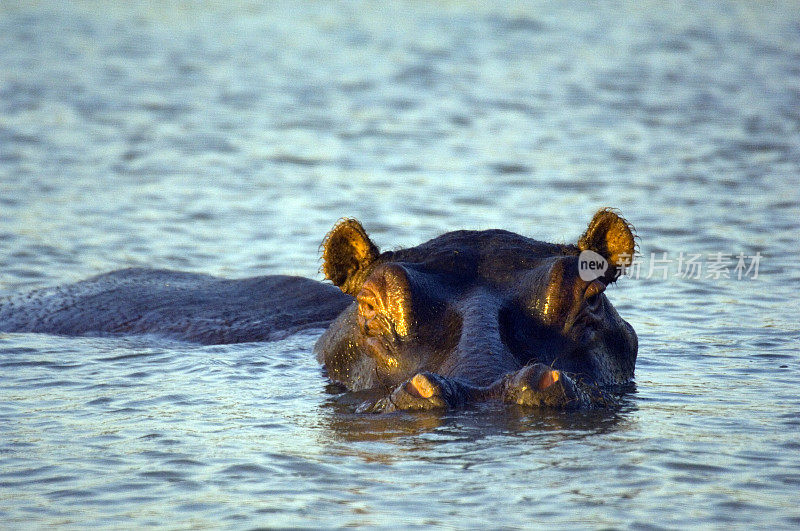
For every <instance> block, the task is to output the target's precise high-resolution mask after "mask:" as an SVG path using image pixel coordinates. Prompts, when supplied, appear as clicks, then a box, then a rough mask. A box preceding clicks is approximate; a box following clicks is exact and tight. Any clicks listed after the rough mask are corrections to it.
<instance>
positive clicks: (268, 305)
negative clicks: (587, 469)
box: [0, 209, 637, 411]
mask: <svg viewBox="0 0 800 531" xmlns="http://www.w3.org/2000/svg"><path fill="white" fill-rule="evenodd" d="M322 247H323V272H324V273H325V276H326V277H327V279H328V280H330V281H331V282H332V283H333V284H334V285H330V284H326V283H320V282H316V281H314V280H309V279H304V278H299V277H290V276H265V277H256V278H248V279H235V280H227V279H220V278H216V277H212V276H208V275H202V274H195V273H182V272H176V271H166V270H153V269H125V270H120V271H115V272H112V273H107V274H104V275H100V276H97V277H94V278H91V279H88V280H85V281H83V282H78V283H76V284H72V285H68V286H64V287H57V288H46V289H41V290H37V291H33V292H31V293H28V294H22V295H14V296H11V297H7V298H5V299H2V300H0V331H4V332H43V333H53V334H66V335H91V334H95V335H97V334H141V333H151V334H160V335H164V336H167V337H171V338H175V339H181V340H187V341H193V342H199V343H206V344H214V343H236V342H247V341H270V340H276V339H280V338H283V337H286V336H287V335H289V334H292V333H295V332H298V331H301V330H306V329H314V328H326V327H327V330H326V331H325V332H324V333H323V334H322V336H321V337H320V338H319V340H318V341H317V343H316V345H315V347H314V350H315V352H316V354H317V358H318V359H319V361H320V362H321V363H322V364H323V365H324V367H325V369H326V371H327V374H328V376H329V377H330V379H331V380H332V381H334V382H336V383H338V384H340V385H342V386H344V387H346V388H347V389H348V390H350V391H373V392H372V393H368V394H369V396H370V398H369V399H368V400H366V401H365V402H363V403H362V405H361V406H360V409H361V410H362V411H392V410H396V409H412V410H413V409H434V408H446V407H460V406H464V405H466V404H469V403H473V402H478V401H486V400H497V401H504V402H507V403H512V404H518V405H522V406H531V407H549V408H583V407H594V406H597V405H603V404H605V403H608V402H609V401H610V400H613V398H612V397H613V392H614V391H615V390H618V389H619V388H620V387H621V386H624V385H625V384H627V383H629V382H630V381H631V380H632V378H633V374H634V366H635V362H636V355H637V338H636V334H635V332H634V331H633V329H632V328H631V326H630V325H629V324H628V323H627V322H625V321H624V320H623V319H622V318H621V317H620V316H619V315H618V314H617V312H616V310H615V309H614V307H613V306H612V304H611V302H610V301H609V300H608V298H607V297H606V295H605V293H604V291H605V289H606V288H607V287H608V286H610V285H611V284H613V283H614V282H615V281H616V279H617V278H618V276H619V274H620V272H621V269H622V268H623V267H625V266H626V265H629V264H630V261H631V257H632V256H633V254H634V252H635V238H634V233H633V229H632V227H631V226H630V224H629V223H628V222H627V221H625V220H624V219H623V218H622V217H621V216H619V215H618V214H617V213H616V212H615V211H613V210H610V209H603V210H600V211H599V212H598V213H597V214H596V215H595V216H594V217H593V218H592V220H591V221H590V223H589V226H588V228H587V229H586V231H585V232H584V234H583V235H582V236H581V237H580V238H579V239H578V241H577V243H576V244H570V245H565V244H552V243H546V242H541V241H537V240H533V239H530V238H527V237H524V236H520V235H518V234H514V233H511V232H507V231H503V230H487V231H456V232H449V233H446V234H444V235H442V236H439V237H438V238H435V239H433V240H430V241H428V242H426V243H423V244H421V245H419V246H417V247H413V248H409V249H401V250H396V251H387V252H383V253H382V252H380V251H379V249H378V248H377V246H376V245H375V244H374V243H373V242H372V241H371V240H370V238H369V236H368V235H367V233H366V232H365V230H364V229H363V227H362V226H361V224H360V223H359V222H358V221H356V220H353V219H345V220H342V221H340V222H339V223H338V224H337V225H336V226H335V227H334V228H333V229H332V230H331V232H330V233H329V234H328V235H327V237H326V238H325V240H324V242H323V246H322ZM582 251H593V253H596V255H593V256H597V255H599V256H601V257H602V258H603V259H605V260H606V261H607V267H606V269H605V270H604V271H601V272H600V274H598V275H597V276H595V277H592V278H582V276H583V275H581V274H579V268H578V261H579V255H580V254H581V252H582Z"/></svg>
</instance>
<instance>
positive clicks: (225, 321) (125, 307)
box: [0, 268, 350, 344]
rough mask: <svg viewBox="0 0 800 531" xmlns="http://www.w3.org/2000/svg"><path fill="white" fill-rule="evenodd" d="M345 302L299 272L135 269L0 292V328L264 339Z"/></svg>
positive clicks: (333, 312) (324, 319)
mask: <svg viewBox="0 0 800 531" xmlns="http://www.w3.org/2000/svg"><path fill="white" fill-rule="evenodd" d="M349 302H350V298H349V297H347V296H346V295H344V294H343V293H342V292H341V291H340V290H339V289H338V288H336V287H334V286H331V285H327V284H322V283H320V282H317V281H315V280H310V279H306V278H301V277H293V276H283V275H275V276H263V277H253V278H245V279H222V278H217V277H213V276H210V275H203V274H198V273H185V272H177V271H169V270H157V269H144V268H134V269H123V270H119V271H114V272H111V273H106V274H103V275H99V276H97V277H93V278H90V279H88V280H84V281H82V282H78V283H76V284H71V285H67V286H62V287H55V288H45V289H40V290H36V291H33V292H30V293H26V294H22V295H12V296H10V297H6V298H3V299H0V332H42V333H52V334H64V335H103V334H137V333H154V334H158V335H163V336H167V337H171V338H174V339H179V340H186V341H192V342H197V343H204V344H217V343H240V342H248V341H269V340H276V339H280V338H282V337H285V336H287V335H289V334H291V333H295V332H298V331H301V330H305V329H311V328H324V327H326V326H328V324H329V323H330V322H331V321H332V320H333V319H335V318H336V316H337V315H338V314H339V313H340V312H341V311H342V310H343V309H344V308H345V307H346V306H347V305H348V303H349Z"/></svg>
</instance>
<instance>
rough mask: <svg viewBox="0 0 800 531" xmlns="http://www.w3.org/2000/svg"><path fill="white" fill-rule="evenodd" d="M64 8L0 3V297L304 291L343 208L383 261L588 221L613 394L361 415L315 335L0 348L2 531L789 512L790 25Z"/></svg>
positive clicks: (766, 8) (794, 500)
mask: <svg viewBox="0 0 800 531" xmlns="http://www.w3.org/2000/svg"><path fill="white" fill-rule="evenodd" d="M63 4H64V5H62V3H56V2H35V3H30V4H28V3H26V2H11V3H5V2H4V3H3V4H2V5H0V294H8V293H12V292H17V291H24V290H27V289H32V288H36V287H43V286H52V285H57V284H61V283H68V282H73V281H76V280H80V279H82V278H85V277H88V276H90V275H93V274H97V273H101V272H105V271H108V270H111V269H116V268H121V267H126V266H132V265H150V266H157V267H169V268H173V269H180V270H191V271H198V272H205V273H212V274H217V275H222V276H228V277H237V276H252V275H262V274H273V273H289V274H298V275H303V276H310V277H314V278H321V277H320V275H319V273H318V268H319V264H320V263H319V251H318V246H319V243H320V242H321V240H322V238H323V236H324V235H325V233H326V232H327V230H329V228H330V227H331V226H332V225H333V224H334V223H335V221H336V220H337V219H338V218H340V217H342V216H350V217H357V218H359V219H360V220H361V221H362V222H363V223H364V225H365V227H366V228H367V230H368V231H369V232H370V234H371V235H372V236H373V239H374V240H375V242H376V243H378V244H379V245H381V246H382V247H383V248H387V249H388V248H395V247H400V246H407V245H414V244H416V243H420V242H422V241H425V240H427V239H429V238H431V237H434V236H436V235H438V234H440V233H442V232H445V231H448V230H455V229H460V228H475V229H482V228H505V229H508V230H512V231H515V232H519V233H522V234H525V235H529V236H532V237H535V238H538V239H547V240H551V241H559V242H572V241H575V239H576V238H577V237H578V235H579V234H580V233H581V232H582V230H583V229H584V228H585V225H586V223H587V222H588V220H589V219H590V217H591V215H592V213H593V212H594V211H595V210H596V209H598V208H600V207H603V206H614V207H617V208H619V209H620V211H621V212H622V213H623V214H624V215H625V216H626V217H627V218H628V219H629V220H630V221H631V222H632V223H633V224H634V225H635V226H636V228H637V231H638V235H639V237H640V251H641V252H642V255H643V256H642V262H641V263H642V265H641V271H640V274H639V275H638V276H639V278H638V279H636V278H624V279H622V280H621V281H620V282H619V283H618V285H617V286H616V287H615V288H613V289H612V290H610V293H609V296H610V298H611V299H612V301H613V302H614V303H615V304H616V306H617V309H618V310H619V312H620V314H622V315H623V317H625V318H626V319H627V320H628V321H630V322H631V324H632V325H633V326H634V328H635V329H636V330H637V332H638V334H639V338H640V351H639V360H638V364H637V376H636V381H637V390H636V392H634V393H631V394H629V395H627V396H626V397H625V399H624V401H623V403H622V405H621V406H620V407H619V408H618V409H614V410H612V411H601V412H591V413H580V414H542V413H532V412H530V411H521V410H513V409H506V408H500V407H493V406H485V407H483V408H477V409H473V410H469V411H462V412H451V413H447V414H395V415H385V416H373V415H357V414H354V413H352V412H351V410H350V409H349V408H348V406H347V404H342V403H339V402H337V401H336V400H335V395H332V394H330V392H329V391H328V389H327V388H326V380H325V378H324V376H323V375H322V373H321V370H320V369H319V367H318V366H317V364H316V362H315V361H314V359H313V355H312V353H311V348H312V345H313V343H314V340H315V339H316V337H317V335H318V334H317V333H304V334H302V335H297V336H293V337H289V338H287V339H285V340H282V341H279V342H276V343H270V344H256V343H253V344H241V345H230V346H212V347H209V346H196V345H191V344H183V343H174V342H169V341H165V340H163V339H160V338H157V337H125V338H111V339H110V338H64V337H56V336H46V335H35V334H0V523H1V524H2V525H3V526H8V527H19V528H22V527H27V526H28V525H30V524H34V525H36V526H39V527H46V526H48V525H51V524H71V525H72V526H73V527H76V528H82V527H85V526H88V525H99V526H102V527H139V526H144V525H147V524H159V525H163V526H168V527H177V528H186V527H194V526H196V527H233V528H250V527H254V526H260V525H264V526H310V527H329V526H344V525H359V524H361V525H369V526H387V527H394V526H398V525H402V526H406V527H411V526H428V525H436V524H440V525H448V526H455V527H479V526H481V527H482V526H491V527H501V526H502V527H513V526H519V527H539V526H542V527H606V526H608V527H622V528H627V527H633V528H658V527H667V528H674V527H690V526H697V525H702V526H710V527H719V528H729V527H738V528H750V527H753V526H758V527H777V528H790V527H796V526H799V525H800V509H799V508H798V506H799V505H800V494H798V493H799V492H800V458H798V455H800V438H799V437H798V434H800V398H799V396H800V349H799V348H798V339H799V338H800V319H798V311H800V304H799V303H798V285H800V284H798V282H799V281H800V268H798V266H797V264H798V260H800V256H799V255H798V240H800V222H798V219H800V206H799V205H800V192H798V189H799V188H800V8H799V7H798V5H797V3H796V2H791V1H786V2H771V3H769V4H766V3H761V2H727V1H722V2H681V3H677V4H671V3H668V4H665V3H662V2H652V3H651V2H636V3H634V2H631V3H622V4H616V5H614V6H611V7H603V8H601V7H598V6H596V5H590V4H589V3H584V2H574V3H572V2H564V3H558V4H556V5H553V4H550V3H534V4H530V5H527V6H520V5H510V6H508V7H502V6H494V5H490V4H489V3H486V4H484V3H469V2H427V3H420V2H413V3H394V2H389V3H385V2H382V3H344V4H328V3H325V4H316V3H308V4H305V3H303V4H299V5H298V3H293V2H292V3H286V4H282V3H269V4H268V5H266V6H265V5H262V4H261V3H253V4H250V3H247V2H239V1H237V2H225V3H221V4H215V3H208V2H204V3H201V4H196V3H193V2H192V3H189V2H187V3H160V4H158V7H153V6H150V5H149V4H148V5H147V6H146V5H144V4H143V5H140V6H138V7H134V6H131V5H130V4H129V3H127V2H126V3H120V5H119V6H114V5H111V4H112V3H83V2H73V3H63ZM651 253H655V254H654V255H653V257H656V258H665V259H666V260H667V261H666V262H662V263H657V262H655V261H654V260H651ZM663 253H666V255H664V254H663ZM681 253H683V256H684V257H688V256H689V255H692V254H699V255H701V257H700V258H699V262H700V263H701V265H702V267H703V269H702V271H701V273H700V275H699V276H700V278H683V276H681V275H680V272H679V270H678V263H677V262H678V259H679V256H681ZM717 253H722V254H723V255H727V256H723V258H727V259H729V260H730V263H729V264H728V266H727V269H725V272H727V273H728V277H727V278H726V277H725V276H724V275H722V274H718V275H716V274H714V270H713V269H710V268H711V267H712V266H710V265H709V264H710V262H712V261H713V259H712V257H713V256H716V255H717ZM739 253H742V255H743V257H744V258H743V259H744V260H745V265H748V266H749V265H751V264H752V261H753V259H752V258H747V257H753V256H756V255H757V253H758V256H760V262H759V269H758V274H757V275H756V274H755V271H754V270H751V271H750V272H749V273H747V271H742V270H741V269H740V270H738V273H744V274H743V275H742V278H741V279H739V278H737V277H738V276H739V275H738V273H737V270H736V269H735V267H736V265H737V263H738V260H737V256H738V255H739ZM651 266H655V267H654V269H653V270H652V271H651V270H650V267H651ZM659 266H661V269H659ZM664 266H665V267H666V269H665V268H664ZM664 272H666V276H667V278H664ZM694 276H695V275H692V277H694ZM715 276H718V277H719V278H715Z"/></svg>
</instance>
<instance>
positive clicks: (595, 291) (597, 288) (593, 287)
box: [583, 280, 606, 309]
mask: <svg viewBox="0 0 800 531" xmlns="http://www.w3.org/2000/svg"><path fill="white" fill-rule="evenodd" d="M605 290H606V285H605V284H603V283H602V282H600V281H599V280H595V281H594V282H592V283H591V284H589V286H588V287H587V288H586V291H585V292H584V294H583V298H584V300H585V301H586V306H587V307H589V308H591V309H598V308H599V307H600V302H601V301H600V296H601V295H602V294H603V292H604V291H605Z"/></svg>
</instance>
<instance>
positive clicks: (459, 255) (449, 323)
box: [315, 209, 637, 391]
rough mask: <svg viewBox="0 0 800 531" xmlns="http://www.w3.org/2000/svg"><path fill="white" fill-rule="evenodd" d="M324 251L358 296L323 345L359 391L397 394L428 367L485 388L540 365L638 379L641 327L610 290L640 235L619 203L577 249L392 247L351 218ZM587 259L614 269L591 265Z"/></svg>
mask: <svg viewBox="0 0 800 531" xmlns="http://www.w3.org/2000/svg"><path fill="white" fill-rule="evenodd" d="M322 248H323V261H324V264H323V271H324V273H325V276H326V277H327V278H328V279H329V280H331V281H332V282H333V283H334V284H335V285H337V286H339V288H341V290H342V291H343V292H345V293H347V294H349V295H351V296H352V297H353V298H354V300H353V303H352V304H351V305H350V306H349V307H348V308H347V309H346V310H344V311H343V312H342V314H341V315H340V316H339V317H338V318H337V319H336V320H335V321H334V322H333V323H332V324H331V326H330V327H329V329H328V330H327V331H326V332H325V334H324V335H323V336H322V337H321V338H320V340H319V341H318V342H317V345H316V347H315V350H316V352H317V355H318V358H319V360H320V361H321V362H322V363H324V364H325V366H326V369H327V371H328V375H329V376H330V378H331V379H333V380H334V381H337V382H339V383H342V384H344V385H345V386H347V387H348V388H349V389H350V390H353V391H356V390H362V389H369V388H375V387H382V388H385V389H391V388H393V387H395V386H397V385H399V384H401V383H402V382H404V381H406V380H408V379H409V378H411V377H413V376H414V375H415V374H419V373H421V372H426V373H433V374H435V375H440V376H442V377H444V378H447V379H453V380H457V381H461V382H466V383H467V384H469V385H472V386H478V387H480V386H483V387H486V386H491V384H492V383H493V382H497V381H498V379H502V378H503V377H506V376H507V375H509V374H512V373H514V372H515V371H518V370H520V369H521V368H524V367H526V366H529V365H530V364H533V363H538V364H544V365H547V366H548V367H550V368H552V369H554V370H556V371H561V372H563V373H565V374H568V375H571V377H572V379H573V380H575V381H583V382H587V383H590V384H592V385H595V386H600V387H608V386H615V385H619V384H624V383H627V382H629V381H630V380H631V378H632V377H633V372H634V365H635V362H636V352H637V338H636V334H635V332H634V331H633V328H631V326H630V325H629V324H628V323H627V322H625V321H624V320H623V319H622V318H621V317H620V316H619V315H618V314H617V312H616V310H615V309H614V307H613V305H612V304H611V301H609V299H608V298H607V297H606V294H605V290H606V288H608V286H609V285H611V284H612V283H613V282H614V281H615V280H616V279H617V278H618V276H619V275H620V273H621V270H622V268H624V267H625V266H627V265H629V264H630V263H631V259H632V257H633V255H634V251H635V240H634V233H633V230H632V227H631V226H630V224H629V223H628V222H626V221H625V220H624V219H623V218H622V217H620V216H619V215H618V214H617V213H616V212H614V211H612V210H610V209H604V210H600V211H599V212H598V213H597V214H596V215H595V216H594V218H593V219H592V220H591V222H590V223H589V226H588V228H587V230H586V231H585V232H584V234H583V235H582V236H581V237H580V238H579V239H578V241H577V244H575V245H560V244H552V243H546V242H540V241H537V240H533V239H530V238H526V237H524V236H520V235H518V234H514V233H512V232H507V231H503V230H487V231H456V232H449V233H446V234H444V235H442V236H439V237H438V238H435V239H433V240H430V241H428V242H426V243H423V244H421V245H419V246H417V247H413V248H409V249H402V250H397V251H387V252H383V253H381V252H380V251H379V250H378V248H377V247H376V246H375V244H373V243H372V241H371V240H370V238H369V237H368V236H367V233H366V232H365V231H364V229H363V227H362V226H361V224H360V223H359V222H358V221H356V220H353V219H345V220H342V221H340V222H339V223H338V224H337V225H336V226H335V227H334V228H333V229H332V230H331V232H330V233H329V234H328V236H327V237H326V239H325V241H324V242H323V245H322ZM587 256H588V257H590V258H593V259H594V262H595V266H596V265H597V263H601V264H602V265H603V267H600V268H599V269H597V268H596V267H595V269H593V270H590V271H588V272H587V270H584V269H581V268H580V267H579V262H581V259H582V258H583V257H587Z"/></svg>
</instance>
